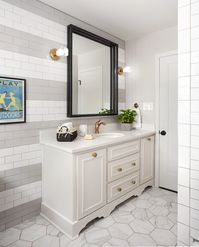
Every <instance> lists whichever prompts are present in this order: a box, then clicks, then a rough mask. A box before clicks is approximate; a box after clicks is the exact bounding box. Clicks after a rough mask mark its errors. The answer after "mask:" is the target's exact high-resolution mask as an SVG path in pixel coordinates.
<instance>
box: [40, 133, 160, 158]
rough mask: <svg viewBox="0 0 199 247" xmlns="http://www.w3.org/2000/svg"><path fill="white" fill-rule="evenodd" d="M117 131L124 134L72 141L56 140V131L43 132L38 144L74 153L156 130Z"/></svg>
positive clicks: (142, 135)
mask: <svg viewBox="0 0 199 247" xmlns="http://www.w3.org/2000/svg"><path fill="white" fill-rule="evenodd" d="M41 132H42V131H41ZM117 133H123V134H124V136H122V137H118V138H106V137H97V138H95V139H93V140H84V139H82V138H81V139H80V138H77V139H76V140H75V141H73V142H58V141H57V140H56V133H53V135H49V136H47V135H46V134H45V136H43V137H42V133H41V134H40V144H42V145H46V146H49V147H53V148H56V149H59V150H62V151H64V152H68V153H71V154H75V153H80V152H85V151H89V150H92V149H100V148H106V147H108V146H112V145H118V144H121V143H124V142H128V141H133V140H138V139H141V138H145V137H148V136H151V135H155V134H156V131H154V130H142V129H141V130H132V131H123V132H122V131H117ZM51 134H52V131H51Z"/></svg>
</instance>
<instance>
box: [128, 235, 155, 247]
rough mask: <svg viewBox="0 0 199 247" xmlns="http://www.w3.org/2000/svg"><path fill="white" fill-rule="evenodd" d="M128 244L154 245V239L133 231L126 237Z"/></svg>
mask: <svg viewBox="0 0 199 247" xmlns="http://www.w3.org/2000/svg"><path fill="white" fill-rule="evenodd" d="M128 241H129V243H130V246H132V247H133V246H156V243H155V241H154V240H153V239H152V238H151V237H150V236H149V235H145V234H139V233H135V234H133V236H132V237H130V238H129V239H128Z"/></svg>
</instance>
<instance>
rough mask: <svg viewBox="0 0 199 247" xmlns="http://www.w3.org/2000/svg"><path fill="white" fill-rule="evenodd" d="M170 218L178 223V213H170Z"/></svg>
mask: <svg viewBox="0 0 199 247" xmlns="http://www.w3.org/2000/svg"><path fill="white" fill-rule="evenodd" d="M168 218H169V219H170V220H171V221H172V222H173V223H176V222H177V213H170V214H169V215H168Z"/></svg>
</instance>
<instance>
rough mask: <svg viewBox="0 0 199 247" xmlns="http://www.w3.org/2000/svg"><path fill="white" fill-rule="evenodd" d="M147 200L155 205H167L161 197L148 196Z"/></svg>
mask: <svg viewBox="0 0 199 247" xmlns="http://www.w3.org/2000/svg"><path fill="white" fill-rule="evenodd" d="M148 201H149V202H150V203H151V204H155V205H157V206H166V205H167V201H166V200H164V199H163V198H160V197H150V198H149V199H148Z"/></svg>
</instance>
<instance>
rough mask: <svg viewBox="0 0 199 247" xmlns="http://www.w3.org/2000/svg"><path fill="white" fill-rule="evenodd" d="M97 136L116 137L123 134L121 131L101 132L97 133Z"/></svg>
mask: <svg viewBox="0 0 199 247" xmlns="http://www.w3.org/2000/svg"><path fill="white" fill-rule="evenodd" d="M97 136H98V137H106V138H118V137H123V136H124V134H122V133H101V134H98V135H97Z"/></svg>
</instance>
